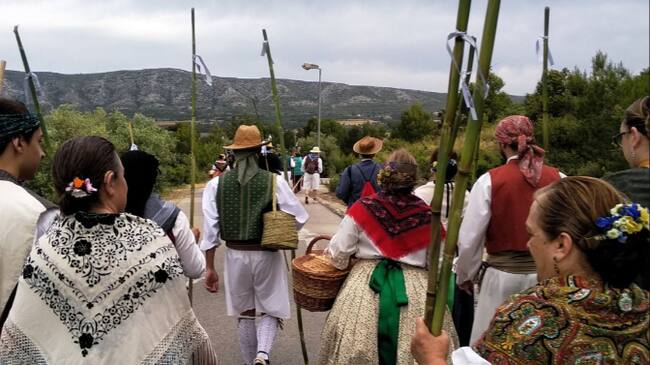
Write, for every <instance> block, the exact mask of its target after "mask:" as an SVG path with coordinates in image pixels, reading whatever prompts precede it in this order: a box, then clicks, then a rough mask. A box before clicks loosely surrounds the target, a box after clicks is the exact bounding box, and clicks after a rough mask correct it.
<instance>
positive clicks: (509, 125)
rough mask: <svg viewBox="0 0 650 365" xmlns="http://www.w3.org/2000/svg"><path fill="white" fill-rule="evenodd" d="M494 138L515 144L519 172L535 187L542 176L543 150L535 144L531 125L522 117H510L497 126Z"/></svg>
mask: <svg viewBox="0 0 650 365" xmlns="http://www.w3.org/2000/svg"><path fill="white" fill-rule="evenodd" d="M494 137H495V138H496V140H497V141H498V142H500V143H503V144H507V145H513V144H517V155H518V156H519V171H521V173H522V174H523V175H524V178H525V179H526V181H528V183H529V184H531V185H532V186H537V183H538V182H539V179H540V177H541V176H542V166H543V165H544V149H542V148H541V147H539V146H538V145H536V144H535V137H534V129H533V124H532V123H531V122H530V119H528V118H527V117H525V116H523V115H511V116H509V117H505V118H504V119H502V120H501V121H500V122H499V124H498V125H497V128H496V131H495V132H494Z"/></svg>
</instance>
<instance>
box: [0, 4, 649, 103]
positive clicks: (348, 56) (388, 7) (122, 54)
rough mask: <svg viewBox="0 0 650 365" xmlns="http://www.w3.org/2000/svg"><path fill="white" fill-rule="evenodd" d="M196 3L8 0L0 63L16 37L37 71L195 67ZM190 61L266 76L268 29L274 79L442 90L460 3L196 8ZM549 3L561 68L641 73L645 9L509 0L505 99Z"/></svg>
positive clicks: (518, 89)
mask: <svg viewBox="0 0 650 365" xmlns="http://www.w3.org/2000/svg"><path fill="white" fill-rule="evenodd" d="M191 3H192V2H189V3H188V2H187V1H181V0H170V1H158V2H149V1H136V0H106V1H101V2H96V1H82V0H58V1H56V2H52V1H44V0H5V1H4V2H3V17H2V18H1V19H0V29H5V30H6V33H4V34H5V36H4V37H0V55H2V57H3V58H6V59H7V60H8V67H9V68H10V69H21V67H20V65H21V62H20V57H19V54H18V52H17V48H16V46H15V41H14V38H13V35H12V34H11V33H9V32H10V31H11V29H12V27H13V25H14V24H21V28H20V29H21V35H22V37H23V42H24V44H25V47H26V50H27V53H28V55H29V60H30V63H31V64H32V66H33V69H35V70H47V71H54V72H63V73H87V72H100V71H102V72H103V71H111V70H120V69H140V68H156V67H172V68H182V69H189V68H190V67H191V57H190V56H191V44H190V41H191V31H190V10H189V7H190V6H191ZM193 3H195V6H196V39H197V52H198V53H199V54H201V55H202V56H203V57H204V58H205V60H206V62H207V63H208V65H209V66H210V69H211V71H213V73H214V74H215V75H219V76H232V77H266V76H268V69H267V67H266V61H265V59H264V58H262V57H260V56H259V51H260V47H261V41H262V37H261V29H262V28H266V29H267V30H268V32H269V37H270V41H271V47H272V52H273V56H274V60H275V66H276V75H277V76H278V77H281V78H291V79H303V80H314V79H316V75H314V74H313V73H307V72H306V71H304V70H302V69H301V68H300V65H301V64H302V63H304V62H313V63H317V64H320V65H321V67H322V68H323V77H324V80H325V81H335V82H343V83H350V84H365V85H376V86H393V87H403V88H410V89H423V90H430V91H440V92H446V90H447V73H448V69H449V63H450V58H449V55H448V54H447V51H446V49H445V41H446V35H447V34H448V33H449V32H450V31H452V30H454V27H455V20H456V11H457V3H456V2H452V1H443V2H430V1H425V0H409V1H403V2H400V3H399V5H398V3H396V2H394V1H389V0H375V1H343V0H331V1H328V2H304V1H298V0H263V1H249V2H242V1H236V0H219V1H217V0H212V1H207V0H206V1H194V2H193ZM486 4H487V2H486V1H482V2H476V1H475V2H474V4H473V8H472V12H471V17H470V23H469V24H470V26H469V30H468V32H469V33H470V34H472V35H475V36H477V37H478V38H479V42H480V37H481V32H482V26H483V17H484V15H485V8H486ZM544 6H550V8H551V22H550V46H551V49H552V52H553V56H554V58H555V60H556V66H555V67H556V68H562V67H568V68H573V67H574V66H578V67H580V68H581V69H584V70H588V68H589V66H590V60H591V57H593V55H594V54H595V53H596V51H597V50H603V51H604V52H606V53H607V54H608V55H609V57H610V59H612V60H613V61H616V62H618V61H621V62H623V64H624V65H625V66H626V67H627V68H628V69H630V70H631V71H632V72H639V71H640V70H642V69H643V68H645V67H648V56H647V55H648V54H649V53H650V50H649V48H648V47H649V46H648V44H649V43H650V42H649V39H648V34H649V33H650V29H649V25H648V6H649V5H648V3H647V1H644V0H643V1H642V0H620V1H616V2H612V1H605V0H589V1H588V0H576V1H561V0H552V1H551V0H546V1H535V0H504V1H502V4H501V13H500V16H499V25H498V31H497V37H496V42H495V49H494V55H493V60H492V61H493V62H492V64H493V69H494V70H495V71H496V72H497V73H498V74H499V75H500V76H501V77H502V78H503V79H504V81H505V83H506V85H505V87H504V90H506V91H507V92H510V93H514V94H524V93H527V92H531V91H532V90H533V89H534V87H535V84H536V82H537V80H539V76H540V71H541V65H540V64H539V62H538V60H537V57H536V55H535V47H534V46H535V40H536V39H537V37H538V36H540V35H541V34H542V32H543V8H544Z"/></svg>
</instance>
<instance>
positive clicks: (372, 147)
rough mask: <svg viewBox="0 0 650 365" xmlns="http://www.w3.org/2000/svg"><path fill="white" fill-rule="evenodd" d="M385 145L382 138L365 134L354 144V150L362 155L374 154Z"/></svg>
mask: <svg viewBox="0 0 650 365" xmlns="http://www.w3.org/2000/svg"><path fill="white" fill-rule="evenodd" d="M383 145H384V142H383V141H382V140H381V139H379V138H374V137H370V136H365V137H363V138H361V139H360V140H358V141H357V143H355V144H354V146H352V150H353V151H354V152H356V153H358V154H360V155H374V154H376V153H377V152H379V151H381V148H382V146H383Z"/></svg>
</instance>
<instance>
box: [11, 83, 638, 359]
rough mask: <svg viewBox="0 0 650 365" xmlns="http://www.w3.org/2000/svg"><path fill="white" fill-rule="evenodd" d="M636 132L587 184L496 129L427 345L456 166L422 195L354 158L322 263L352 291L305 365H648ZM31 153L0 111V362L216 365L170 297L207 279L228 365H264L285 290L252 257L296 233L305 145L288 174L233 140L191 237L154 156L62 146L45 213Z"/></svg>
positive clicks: (244, 133)
mask: <svg viewBox="0 0 650 365" xmlns="http://www.w3.org/2000/svg"><path fill="white" fill-rule="evenodd" d="M649 124H650V97H648V96H645V97H643V98H640V99H638V100H637V101H635V102H634V103H633V104H632V105H630V106H629V107H628V108H627V109H626V111H625V113H624V115H623V116H622V121H621V124H620V126H619V132H618V133H617V134H616V135H615V136H614V137H613V142H614V143H615V144H616V145H617V146H619V147H620V149H621V150H622V154H623V156H624V157H625V159H626V160H627V162H628V163H629V165H630V168H629V169H627V170H624V171H619V172H615V173H612V174H609V175H607V176H605V177H604V178H603V179H597V178H592V177H581V176H569V177H567V176H565V175H564V174H562V173H561V172H560V170H559V169H558V168H556V167H552V166H549V165H547V164H546V162H545V160H544V150H543V149H542V148H540V147H539V146H538V145H537V144H536V143H535V140H534V125H533V123H532V122H531V121H530V120H529V119H528V118H527V117H525V116H520V115H513V116H509V117H506V118H504V119H502V120H501V121H500V122H499V123H498V125H497V126H496V129H495V136H494V138H495V141H496V142H497V144H498V146H499V148H500V151H501V154H502V156H503V159H504V163H503V165H501V166H498V167H495V168H493V169H491V170H489V171H488V172H487V173H485V174H484V175H482V176H480V177H479V178H478V179H477V181H476V183H475V184H474V185H473V186H472V188H471V191H470V192H469V193H468V194H466V197H465V201H464V202H463V204H462V206H463V209H462V213H461V214H462V215H463V221H462V225H461V226H460V233H459V244H458V250H457V258H456V262H455V265H454V275H455V281H456V285H452V286H451V287H452V288H451V289H452V290H451V292H450V297H451V298H452V300H450V302H449V305H448V306H447V308H446V310H445V313H444V315H443V317H444V320H443V322H444V323H443V332H442V334H441V335H440V336H433V335H432V334H431V333H430V332H429V329H428V328H427V324H425V323H424V321H423V319H422V318H421V316H422V315H423V313H424V302H425V298H426V295H427V293H426V292H427V269H428V268H429V264H430V263H429V262H428V258H429V254H428V249H429V248H430V239H431V221H432V214H433V213H432V211H431V207H430V204H431V201H432V198H433V191H434V189H435V186H436V184H444V194H443V204H442V209H441V223H442V227H443V229H444V230H446V229H447V228H448V227H447V221H448V218H449V215H450V207H451V205H452V203H453V202H452V197H453V195H454V194H453V191H454V189H455V184H454V179H455V175H456V173H457V171H458V156H457V155H456V154H455V153H454V152H452V153H451V155H450V158H449V161H448V162H447V166H446V169H445V170H446V174H445V176H438V175H437V170H438V167H439V166H438V151H433V153H432V155H431V158H430V161H429V163H430V170H431V175H430V176H431V178H430V180H429V181H428V182H426V183H425V184H424V185H421V186H417V185H418V181H419V176H418V164H417V161H416V159H415V158H414V157H413V156H412V155H411V154H410V153H409V152H408V151H407V150H406V149H402V148H400V149H396V150H393V151H390V153H389V154H388V155H387V157H386V158H385V160H383V161H377V160H376V156H377V154H378V153H379V152H380V151H381V150H382V148H383V141H382V140H381V139H378V138H374V137H370V136H366V137H364V138H362V139H361V140H359V141H358V142H357V143H356V144H355V145H354V146H353V150H354V152H356V153H357V154H358V155H359V157H360V161H359V162H358V163H356V164H353V165H351V166H348V167H347V168H346V169H345V170H344V171H343V172H342V174H341V179H340V184H339V186H338V188H337V190H336V195H337V196H338V197H339V198H340V199H341V200H342V201H343V202H344V204H345V205H346V206H347V211H346V213H345V216H344V217H343V219H342V220H341V222H340V225H339V227H338V229H337V231H336V233H335V234H334V236H333V237H332V238H331V240H330V242H329V245H328V246H327V248H326V249H325V251H324V256H323V257H325V258H327V260H328V262H329V264H330V265H332V266H333V267H335V268H337V269H340V270H347V269H349V270H350V273H349V275H348V276H347V279H346V280H345V283H344V284H343V286H342V288H341V290H340V291H339V293H338V296H337V298H336V301H335V303H334V306H333V308H332V309H331V311H330V312H329V314H328V317H327V319H326V322H325V324H324V327H323V330H322V333H321V341H320V352H319V354H320V357H319V359H318V363H319V364H322V365H325V364H328V365H343V364H382V365H384V364H386V365H388V364H390V365H393V364H414V363H416V362H417V363H418V364H427V365H428V364H650V354H649V348H650V345H649V342H650V330H649V324H650V293H649V290H650V262H649V260H650V211H649V210H648V206H650V188H649V186H650V142H649V138H648V136H649V135H648V131H649V130H650V125H649ZM42 138H43V133H42V130H41V126H40V122H39V120H38V119H37V118H36V117H34V116H33V115H32V114H31V113H30V112H29V111H28V110H27V109H26V108H25V106H24V105H23V104H21V103H19V102H16V101H12V100H8V99H0V194H1V195H2V209H0V275H1V276H0V310H1V311H2V312H1V316H0V364H77V363H78V364H85V363H88V364H90V363H92V364H118V363H119V364H138V363H142V364H144V363H146V364H216V363H218V356H217V355H218V348H219V344H217V343H211V341H210V338H209V337H208V335H207V333H206V331H205V330H204V328H203V327H202V325H201V324H200V323H199V321H198V320H197V318H196V316H195V314H194V311H193V309H192V307H191V304H190V300H189V297H188V290H187V286H186V281H185V280H183V278H185V277H187V278H198V277H201V276H203V278H204V282H203V285H204V287H205V289H207V290H208V291H210V292H213V293H217V292H218V288H219V280H220V278H221V277H222V279H223V284H224V294H225V299H226V308H225V311H226V313H227V314H228V315H229V316H232V317H235V318H236V321H237V338H238V340H239V348H240V352H241V359H242V362H243V363H245V364H253V365H266V364H270V363H271V360H272V348H273V344H274V342H275V339H276V338H277V336H278V334H279V331H280V329H281V328H282V323H283V321H284V320H287V319H289V318H290V292H289V289H290V288H289V285H290V282H289V279H288V276H287V270H286V267H285V263H284V262H283V261H284V259H283V254H282V252H281V251H280V250H278V247H277V246H273V245H269V244H268V242H266V238H265V237H266V235H267V231H268V229H269V228H270V227H271V226H270V224H271V219H270V218H268V213H269V212H271V211H276V210H277V211H279V212H283V213H284V214H286V215H288V216H290V217H291V218H290V219H291V220H293V221H294V223H295V229H296V230H298V229H300V228H301V227H302V226H303V225H304V224H305V223H306V222H307V221H308V220H309V214H308V212H307V210H306V206H305V205H303V202H302V201H301V200H300V199H298V197H297V196H296V194H297V192H299V191H301V190H302V189H304V190H305V200H304V204H309V198H312V199H313V198H315V197H316V191H317V189H318V187H319V185H320V174H321V173H322V171H323V160H322V157H321V156H320V154H321V151H320V149H319V148H318V147H317V146H316V147H313V148H312V149H311V150H310V151H309V153H308V154H307V155H305V156H304V157H303V156H301V155H300V153H299V151H298V150H293V151H292V153H291V156H290V157H289V158H288V160H287V161H282V159H281V158H280V157H279V156H278V155H277V154H275V153H274V152H273V146H272V144H270V143H269V142H268V141H264V140H263V139H262V135H261V133H260V131H259V130H258V129H257V127H255V126H247V125H241V126H239V128H238V129H237V131H236V133H235V135H234V136H233V142H232V144H231V145H229V146H226V147H225V148H226V149H227V150H228V153H227V154H223V155H220V156H219V158H218V159H217V161H215V164H214V165H213V166H212V169H211V170H210V173H209V174H210V180H209V182H208V183H207V185H206V187H205V189H204V191H203V197H202V215H203V225H202V227H201V229H200V230H199V229H198V228H196V227H191V226H190V223H189V220H188V218H187V216H186V215H185V213H183V211H181V210H180V209H179V208H178V207H177V206H176V205H174V204H172V203H171V202H167V201H165V200H163V199H162V198H161V197H160V196H159V195H158V194H156V193H155V192H154V190H155V189H154V186H155V184H156V180H157V177H158V173H159V169H158V167H159V166H158V165H159V161H158V160H157V158H156V157H155V156H153V155H151V154H149V153H147V152H145V151H139V150H136V149H134V150H131V151H127V152H124V153H123V154H122V155H119V154H118V151H117V150H116V148H115V146H114V145H113V144H112V143H111V142H110V141H108V140H106V139H104V138H101V137H96V136H84V137H76V138H73V139H70V140H68V141H66V142H65V143H63V144H62V145H61V146H59V148H58V149H57V151H56V153H55V154H54V158H53V162H52V171H51V174H52V180H53V183H54V189H55V191H56V194H57V199H56V202H55V203H56V204H55V203H52V202H49V201H48V200H46V199H44V198H43V197H40V196H39V195H37V194H36V193H34V192H32V191H30V190H29V189H28V188H26V187H25V186H24V183H25V182H26V181H28V180H30V179H32V178H34V175H35V173H36V171H37V169H38V167H39V163H40V161H41V159H42V158H43V156H44V151H43V148H42V147H41V144H42ZM283 165H284V166H283ZM285 167H286V169H288V170H289V171H288V172H289V174H290V176H288V179H286V178H285V176H283V175H282V171H284V170H285ZM288 181H291V183H289V182H288ZM284 228H286V227H284ZM221 245H225V249H224V250H225V252H224V263H223V267H224V271H223V273H218V272H217V271H216V269H215V253H216V250H217V249H218V248H219V247H220V246H221ZM474 298H476V302H477V304H476V307H475V304H474V301H475V300H474Z"/></svg>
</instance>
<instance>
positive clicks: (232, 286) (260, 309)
mask: <svg viewBox="0 0 650 365" xmlns="http://www.w3.org/2000/svg"><path fill="white" fill-rule="evenodd" d="M224 286H225V289H226V309H227V312H228V315H229V316H238V315H239V314H240V313H242V312H244V311H247V310H250V309H253V308H254V309H255V311H256V312H257V313H266V314H268V315H270V316H273V317H276V318H282V319H289V317H290V313H291V309H290V306H289V285H288V282H287V270H286V268H285V264H284V259H283V257H282V251H276V252H271V251H239V250H233V249H230V248H226V257H225V260H224Z"/></svg>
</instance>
